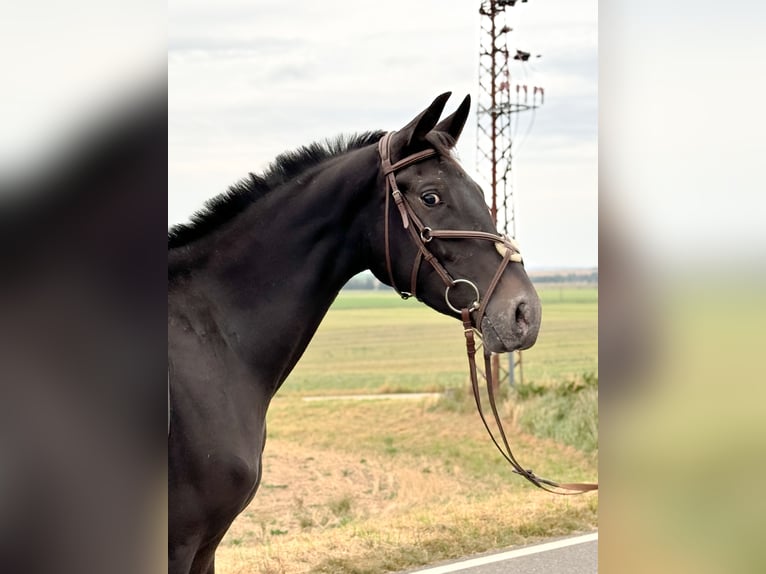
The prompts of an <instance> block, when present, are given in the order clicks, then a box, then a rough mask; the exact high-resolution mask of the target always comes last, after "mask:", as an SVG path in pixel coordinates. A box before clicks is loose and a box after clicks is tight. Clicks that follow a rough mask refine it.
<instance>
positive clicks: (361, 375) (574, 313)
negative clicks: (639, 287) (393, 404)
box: [280, 288, 598, 395]
mask: <svg viewBox="0 0 766 574" xmlns="http://www.w3.org/2000/svg"><path fill="white" fill-rule="evenodd" d="M540 296H541V299H542V301H543V323H542V326H541V330H540V335H539V337H538V341H537V343H536V345H535V346H534V347H533V348H532V349H530V350H528V351H524V353H523V354H522V356H523V372H524V378H525V379H526V380H533V381H536V382H556V381H562V380H565V379H567V378H574V377H577V376H579V375H581V374H582V373H595V372H597V368H598V364H597V356H598V331H597V305H598V294H597V291H596V289H594V288H582V289H573V288H570V289H563V288H561V289H560V288H553V289H550V290H541V291H540ZM463 341H464V339H463V336H462V330H461V326H460V323H459V322H458V321H457V320H455V319H453V318H450V317H446V316H444V315H439V314H437V313H435V312H434V311H432V310H431V309H429V308H428V307H426V306H425V305H423V304H420V303H417V302H415V301H412V300H410V301H402V300H401V299H400V298H399V297H397V296H396V295H395V294H394V293H393V292H388V291H386V292H382V291H380V292H375V291H372V292H370V291H357V292H354V291H351V292H343V293H341V295H340V296H339V297H338V299H337V300H336V302H335V303H334V304H333V307H332V308H331V310H330V312H329V313H328V315H327V317H325V320H324V321H323V322H322V325H321V326H320V327H319V330H318V331H317V334H316V335H315V337H314V339H313V341H312V342H311V344H310V345H309V348H308V349H307V350H306V353H305V354H304V356H303V358H302V359H301V361H300V363H299V364H298V366H297V367H296V368H295V370H294V371H293V372H292V374H291V375H290V377H289V378H288V379H287V381H286V382H285V384H284V385H283V387H282V389H281V390H280V394H281V395H287V394H298V395H306V394H338V393H348V392H354V391H355V392H419V391H443V390H445V389H448V388H454V387H459V386H461V385H463V384H464V383H465V381H466V377H467V370H466V369H467V361H466V357H465V350H464V342H463Z"/></svg>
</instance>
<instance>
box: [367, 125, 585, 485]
mask: <svg viewBox="0 0 766 574" xmlns="http://www.w3.org/2000/svg"><path fill="white" fill-rule="evenodd" d="M393 133H394V132H388V133H387V134H386V135H384V136H383V138H382V139H381V140H380V141H379V142H378V153H379V154H380V160H381V170H382V172H383V176H384V178H385V193H386V196H385V197H386V203H385V221H384V230H383V235H384V242H385V250H386V270H387V272H388V277H389V280H390V282H391V286H392V287H393V288H394V290H396V292H397V293H399V295H400V296H401V297H402V298H403V299H409V298H410V297H415V296H417V281H418V273H419V271H420V266H421V264H422V263H423V261H426V262H427V263H429V264H430V265H431V267H433V269H434V271H436V274H437V275H439V277H441V279H442V281H443V282H444V285H445V291H444V299H445V301H446V303H447V306H448V307H449V308H450V309H451V310H452V311H454V312H455V313H457V314H459V315H460V317H461V320H462V322H463V332H464V334H465V342H466V354H467V355H468V366H469V373H470V376H471V388H472V390H473V396H474V400H475V402H476V408H477V409H478V411H479V416H480V417H481V420H482V423H484V428H486V429H487V433H488V434H489V436H490V438H491V439H492V442H493V443H494V444H495V446H496V447H497V449H498V450H499V451H500V454H502V455H503V458H505V460H506V461H508V463H509V464H510V465H511V466H512V467H513V472H515V473H516V474H519V475H521V476H523V477H524V478H525V479H527V480H528V481H529V482H531V483H532V484H534V485H535V486H537V487H538V488H542V489H543V490H546V491H548V492H551V493H553V494H562V495H572V494H582V493H584V492H588V491H592V490H598V484H591V483H558V482H554V481H552V480H547V479H544V478H541V477H539V476H537V475H535V473H534V472H533V471H531V470H528V469H525V468H523V467H522V466H521V464H519V462H518V461H517V460H516V457H515V456H514V455H513V452H512V451H511V447H510V445H509V443H508V439H507V437H506V435H505V430H504V429H503V425H502V423H501V421H500V415H499V414H498V411H497V404H496V402H495V395H494V392H493V380H492V368H491V365H490V356H491V355H490V353H489V352H488V351H487V350H486V349H484V373H485V375H484V376H485V379H486V381H487V394H488V395H489V404H490V407H491V410H492V415H493V417H494V419H495V423H496V424H497V428H498V431H499V434H500V438H501V441H502V446H501V444H500V442H498V440H497V439H496V438H495V435H494V433H493V432H492V430H491V429H490V427H489V423H488V422H487V419H486V417H485V415H484V409H483V408H482V403H481V396H480V393H479V379H478V374H477V367H476V335H479V337H481V331H480V328H481V322H482V319H483V317H484V313H485V312H486V309H487V303H488V302H489V300H490V298H491V297H492V294H493V293H494V291H495V288H496V287H497V285H498V283H500V278H501V276H502V274H503V271H505V268H506V267H507V266H508V265H509V264H510V263H511V262H516V263H522V261H523V260H522V257H521V253H520V252H519V248H518V246H517V245H516V244H515V243H514V241H513V240H512V239H510V238H509V237H506V236H504V235H496V234H494V233H486V232H484V231H467V230H465V231H464V230H451V229H447V230H438V229H431V228H430V227H428V226H426V225H425V224H424V223H423V222H422V221H421V220H420V218H419V217H418V216H417V215H416V214H415V212H414V211H413V209H412V206H410V204H409V202H408V201H407V199H406V198H405V197H404V195H403V194H402V193H401V191H399V187H398V186H397V184H396V176H395V174H396V172H397V171H399V170H401V169H403V168H405V167H407V166H410V165H412V164H414V163H418V162H420V161H423V160H425V159H428V158H430V157H434V156H436V155H438V152H437V151H436V150H434V149H429V150H424V151H420V152H417V153H414V154H412V155H409V156H407V157H405V158H403V159H401V160H399V161H397V162H396V163H393V164H392V163H391V150H390V147H391V137H392V135H393ZM391 199H393V202H394V205H396V208H397V210H398V211H399V215H400V217H401V220H402V226H403V227H404V229H406V230H407V231H408V232H409V235H410V238H411V239H412V241H413V243H414V244H415V246H416V247H417V253H416V255H415V261H414V262H413V265H412V271H411V274H410V290H409V291H401V290H400V289H399V288H398V287H397V284H396V280H395V279H394V273H393V267H392V265H391V246H390V233H389V219H390V206H391ZM434 238H436V239H480V240H484V241H492V242H493V243H494V244H495V247H496V248H497V250H498V252H499V253H500V255H501V256H502V261H501V263H500V265H499V266H498V268H497V271H496V272H495V275H494V277H493V278H492V281H491V282H490V284H489V287H488V288H487V291H486V293H485V294H484V299H483V301H482V297H481V294H480V293H479V288H478V287H477V286H476V284H475V283H473V282H472V281H469V280H468V279H453V278H452V276H451V275H450V274H449V272H448V271H447V270H446V269H445V268H444V266H443V265H442V264H441V263H440V262H439V260H438V259H437V258H436V256H435V255H434V254H433V253H432V252H431V251H430V250H429V249H428V244H429V243H430V242H431V241H432V240H433V239H434ZM459 284H464V285H468V286H469V287H471V288H472V289H473V291H474V294H475V299H474V300H473V302H471V303H470V304H469V305H462V306H461V305H459V306H455V305H453V304H452V302H451V301H450V289H452V288H453V287H455V286H456V285H459ZM473 312H477V313H476V319H475V321H473V320H472V319H471V313H473ZM562 491H564V492H562Z"/></svg>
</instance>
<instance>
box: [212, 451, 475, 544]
mask: <svg viewBox="0 0 766 574" xmlns="http://www.w3.org/2000/svg"><path fill="white" fill-rule="evenodd" d="M263 462H264V469H263V481H262V483H261V487H260V489H259V491H258V494H257V495H256V497H255V499H254V500H253V502H252V503H251V504H250V506H249V507H248V508H247V509H246V510H245V511H244V512H243V513H242V515H241V516H240V517H239V518H238V519H237V521H236V522H235V523H234V525H233V526H232V528H231V530H230V531H229V534H228V535H227V536H226V538H225V539H224V541H223V544H224V545H227V544H229V545H240V544H259V543H267V542H269V541H270V540H271V539H273V538H274V537H277V536H281V537H284V536H288V535H294V534H296V533H300V532H310V531H312V530H317V529H330V528H336V527H338V526H342V525H344V524H348V523H349V522H351V521H352V520H357V521H358V520H364V519H367V518H369V517H371V516H374V517H385V516H387V515H398V514H400V513H401V512H402V509H403V508H407V507H409V506H411V505H412V504H414V503H420V502H422V501H423V500H425V499H428V500H433V501H437V502H438V501H439V500H440V499H444V500H447V499H449V498H450V497H452V496H454V495H455V494H460V493H462V492H463V491H464V490H465V489H466V488H467V485H466V484H465V483H464V480H465V479H463V478H462V477H461V473H460V470H459V469H457V468H451V469H445V468H444V467H441V468H433V466H430V464H431V463H429V462H428V461H427V460H425V459H422V460H418V459H416V458H414V457H410V458H409V460H406V461H403V460H402V458H401V457H397V459H396V460H395V461H394V460H391V459H390V458H389V459H386V458H383V457H380V456H372V457H369V456H366V457H359V456H357V455H353V454H345V453H338V452H337V451H327V450H317V449H314V448H312V449H309V448H302V447H299V446H296V445H295V444H286V443H283V442H282V441H279V440H269V441H268V443H267V447H266V451H265V452H264V457H263Z"/></svg>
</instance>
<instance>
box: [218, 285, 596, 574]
mask: <svg viewBox="0 0 766 574" xmlns="http://www.w3.org/2000/svg"><path fill="white" fill-rule="evenodd" d="M540 294H541V297H542V299H543V326H542V329H541V333H540V337H539V339H538V343H537V345H536V346H535V347H534V348H533V349H530V350H529V351H525V352H524V353H523V367H524V382H525V384H531V385H536V386H534V387H530V388H534V389H536V392H538V393H539V391H540V389H545V388H548V387H551V388H559V386H561V385H564V386H566V385H568V387H567V388H569V387H571V388H575V389H577V390H579V389H580V387H581V386H582V385H581V384H580V382H581V381H583V380H585V381H590V383H588V384H591V383H592V381H593V380H597V379H594V377H597V353H598V349H597V299H598V296H597V291H596V289H580V288H577V289H574V288H566V287H564V288H554V289H551V290H549V291H545V290H543V291H541V292H540ZM467 380H468V379H467V364H466V358H465V351H464V348H463V335H462V329H461V326H460V324H459V323H458V322H457V321H456V320H454V319H451V318H449V317H444V316H441V315H438V314H436V313H435V312H433V311H431V310H430V309H428V308H426V307H425V306H424V305H422V304H419V303H416V302H414V301H401V300H400V299H399V298H398V297H397V296H396V295H395V294H393V293H391V292H353V291H351V292H348V291H347V292H343V293H341V295H340V296H339V298H338V300H337V301H336V302H335V304H334V305H333V307H332V308H331V310H330V312H329V313H328V315H327V317H326V318H325V320H324V322H323V323H322V326H321V327H320V328H319V331H318V332H317V334H316V336H315V338H314V340H313V341H312V343H311V345H310V347H309V349H308V350H307V352H306V354H305V355H304V357H303V359H302V360H301V362H300V363H299V365H298V366H297V367H296V369H295V371H294V372H293V373H292V375H291V376H290V378H289V379H288V380H287V381H286V383H285V385H284V386H283V388H282V389H281V390H280V392H279V394H278V395H277V397H276V398H275V399H274V401H273V403H272V405H271V408H270V410H269V417H268V425H269V434H268V439H267V442H266V449H265V452H264V470H263V482H262V483H261V488H260V490H259V492H258V494H257V495H256V497H255V499H254V501H253V502H252V504H251V505H250V506H249V508H248V509H246V510H245V512H244V513H243V514H242V515H241V516H240V517H239V518H238V519H237V520H236V521H235V523H234V525H233V526H232V529H231V530H230V532H229V534H228V535H227V536H226V538H224V541H223V543H222V544H221V546H220V548H219V551H218V560H217V571H218V572H221V573H224V574H243V573H245V572H247V573H251V572H262V573H266V574H277V573H280V574H292V573H299V572H327V573H333V574H344V573H347V574H350V573H354V574H362V573H369V574H372V573H378V572H395V571H399V570H403V569H406V568H412V567H414V566H417V565H421V564H427V563H432V562H434V561H438V560H443V559H447V558H452V557H456V556H462V555H465V554H468V553H474V552H483V551H486V550H491V549H496V548H504V547H508V546H511V545H515V544H522V543H527V542H531V541H536V540H540V539H544V538H546V537H550V536H560V535H564V534H569V533H573V532H584V531H591V530H593V529H594V528H596V525H597V513H598V495H596V494H589V495H585V496H574V497H555V496H552V495H550V494H547V493H545V492H542V491H539V490H537V489H535V488H534V487H533V486H531V485H529V484H527V483H526V482H525V481H524V480H522V479H521V478H519V477H518V476H516V475H514V474H513V473H512V472H511V470H510V468H509V467H508V465H507V464H506V463H505V462H504V461H503V460H502V459H501V458H500V455H499V454H498V453H497V452H496V451H495V450H494V446H493V445H492V443H491V441H490V439H489V438H488V437H487V436H486V433H485V431H484V428H483V426H482V424H481V422H480V420H479V418H478V415H477V414H476V412H475V407H473V406H472V403H471V400H470V399H469V398H468V397H467V393H465V388H466V385H467ZM585 386H586V387H587V385H585ZM519 390H521V389H519ZM422 391H438V392H445V396H444V398H430V399H405V400H402V399H397V400H394V399H385V398H381V399H379V400H338V399H333V398H331V397H330V395H337V394H344V395H355V394H362V393H364V394H375V395H380V396H381V397H385V396H386V395H387V394H388V393H402V392H404V393H406V392H422ZM503 394H504V395H507V397H508V398H507V399H505V400H504V401H503V402H502V403H501V411H502V415H503V418H504V420H505V421H507V426H506V429H507V430H508V431H509V438H510V440H511V444H512V446H513V448H514V452H515V454H516V456H517V457H518V458H519V460H520V461H521V462H522V464H524V465H525V466H528V467H531V468H534V470H535V472H536V473H538V474H539V475H541V476H545V477H547V478H552V479H554V480H555V479H559V480H565V481H593V480H595V479H597V462H598V448H597V434H594V433H597V413H595V409H596V405H595V400H596V395H597V389H596V388H595V387H588V388H586V389H585V391H584V392H583V393H579V392H578V394H577V397H576V399H577V401H579V402H583V403H584V404H586V408H584V409H579V407H577V406H576V405H575V402H572V403H569V402H567V403H566V405H567V406H566V407H565V408H566V409H569V408H570V406H569V405H572V408H573V414H572V418H577V419H578V425H579V426H584V427H587V428H588V429H591V431H590V433H591V434H590V435H589V436H591V435H593V436H592V438H593V440H591V442H587V441H584V440H582V439H580V438H578V437H580V436H581V435H580V434H574V435H572V436H573V437H574V438H571V439H567V438H561V437H559V436H558V435H557V434H555V433H554V434H550V433H548V434H546V432H547V431H541V430H538V429H544V428H547V427H546V426H545V425H543V424H542V422H544V421H536V419H535V417H534V416H533V415H534V413H533V412H531V411H530V412H525V411H524V409H525V408H526V407H525V406H524V405H525V404H530V405H531V404H533V402H534V401H530V402H529V403H525V402H523V401H521V400H520V393H518V392H517V393H513V392H507V391H506V392H504V393H503ZM309 396H310V397H311V398H312V399H316V398H320V399H323V400H311V401H307V400H305V399H306V398H308V397H309ZM562 397H565V395H562V394H561V393H559V394H557V395H556V397H555V400H556V401H559V402H560V401H562V400H567V399H566V398H562ZM534 400H535V401H546V397H545V396H542V397H541V396H536V397H535V399H534ZM534 404H536V405H537V403H534ZM551 404H552V403H550V404H549V403H545V402H542V403H540V405H538V406H539V407H545V408H543V409H542V410H545V409H548V410H550V408H552V407H551V406H550V405H551ZM557 408H558V407H557ZM537 409H538V407H535V410H537ZM528 410H529V409H528ZM575 410H576V413H575ZM577 413H579V414H577ZM525 417H526V418H525ZM559 418H561V412H559V414H555V415H554V419H556V420H558V419H559ZM528 419H529V420H531V421H532V424H531V425H530V424H529V423H528ZM580 419H582V420H580ZM525 421H527V422H525ZM538 422H539V423H540V424H536V423H538ZM580 423H582V424H580ZM548 426H550V425H548ZM554 426H556V427H557V428H558V427H561V426H562V425H561V424H556V425H554ZM527 429H532V431H529V430H527Z"/></svg>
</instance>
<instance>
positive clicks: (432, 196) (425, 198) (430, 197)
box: [420, 192, 442, 207]
mask: <svg viewBox="0 0 766 574" xmlns="http://www.w3.org/2000/svg"><path fill="white" fill-rule="evenodd" d="M420 200H421V201H422V202H423V203H424V204H426V205H427V206H428V207H433V206H434V205H439V204H440V203H441V202H442V198H441V197H439V195H438V194H436V193H433V192H428V193H424V194H423V195H421V196H420Z"/></svg>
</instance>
